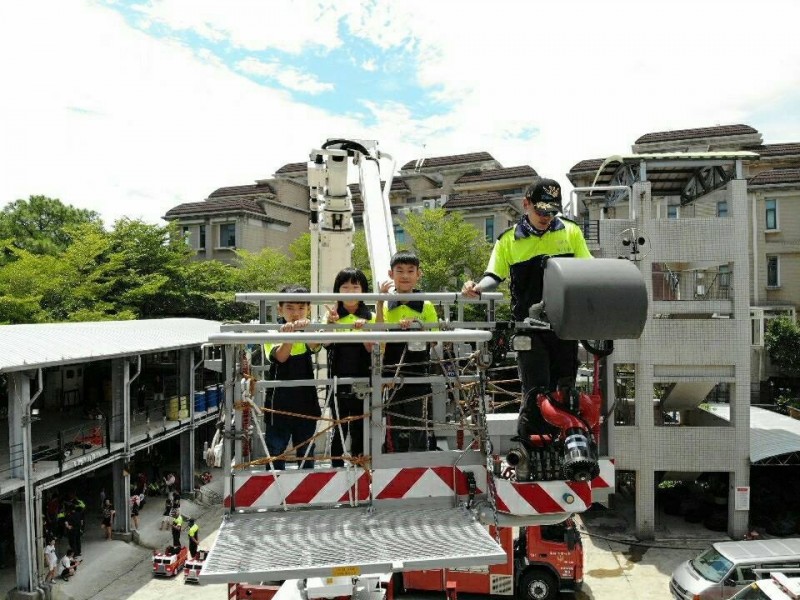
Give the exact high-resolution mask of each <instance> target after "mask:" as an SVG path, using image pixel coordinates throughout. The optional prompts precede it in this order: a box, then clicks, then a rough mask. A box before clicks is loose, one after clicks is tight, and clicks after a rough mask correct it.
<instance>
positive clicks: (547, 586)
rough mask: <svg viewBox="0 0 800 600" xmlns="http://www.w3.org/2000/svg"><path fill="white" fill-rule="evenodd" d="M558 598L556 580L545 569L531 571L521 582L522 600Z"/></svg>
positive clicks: (520, 592)
mask: <svg viewBox="0 0 800 600" xmlns="http://www.w3.org/2000/svg"><path fill="white" fill-rule="evenodd" d="M557 596H558V588H557V587H556V578H555V577H553V576H552V575H551V574H550V573H548V572H547V571H545V570H543V569H531V570H529V571H528V572H526V573H525V574H524V575H523V576H522V578H521V579H520V581H519V597H520V598H521V599H522V600H550V599H552V598H556V597H557Z"/></svg>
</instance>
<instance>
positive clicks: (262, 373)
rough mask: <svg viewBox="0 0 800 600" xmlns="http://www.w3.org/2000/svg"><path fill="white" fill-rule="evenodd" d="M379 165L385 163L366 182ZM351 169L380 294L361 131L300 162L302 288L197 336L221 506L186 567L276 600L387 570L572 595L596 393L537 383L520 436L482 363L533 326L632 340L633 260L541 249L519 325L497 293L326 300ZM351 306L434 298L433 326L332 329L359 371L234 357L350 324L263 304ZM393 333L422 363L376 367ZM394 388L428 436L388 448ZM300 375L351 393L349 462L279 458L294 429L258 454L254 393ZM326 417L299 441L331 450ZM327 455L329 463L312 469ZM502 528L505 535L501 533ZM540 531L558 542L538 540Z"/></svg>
mask: <svg viewBox="0 0 800 600" xmlns="http://www.w3.org/2000/svg"><path fill="white" fill-rule="evenodd" d="M386 161H390V166H389V168H388V169H384V173H385V174H386V176H385V177H383V178H382V177H381V166H382V164H384V163H385V162H386ZM351 167H355V168H357V170H358V174H359V185H360V189H361V197H362V201H363V204H364V213H363V218H364V228H365V232H366V235H367V246H368V250H369V256H370V267H371V271H372V273H373V289H378V288H379V285H378V281H377V280H378V278H380V277H381V276H382V275H383V274H385V273H387V272H388V271H389V263H390V257H391V255H392V254H393V253H394V251H395V240H394V233H393V232H394V229H393V225H392V219H391V210H390V206H389V190H390V189H391V176H392V172H393V171H394V161H393V160H392V159H391V157H390V156H389V155H387V154H385V153H382V152H381V151H379V150H378V145H377V142H373V141H364V140H346V139H332V140H328V142H326V143H325V144H323V145H322V147H321V148H318V149H314V150H312V152H311V154H310V161H309V165H308V168H309V175H308V183H309V189H310V203H309V206H310V229H311V239H312V244H311V249H312V260H311V266H312V274H311V275H312V277H311V281H312V290H311V293H310V294H274V293H255V292H254V293H245V294H237V296H236V298H237V300H238V301H243V302H251V303H255V304H257V305H258V306H259V315H260V322H259V323H249V324H225V325H222V326H221V328H220V332H219V333H218V334H215V335H212V336H211V337H210V339H209V342H210V344H212V345H216V346H222V347H223V352H222V356H223V359H222V361H221V370H222V371H223V372H224V375H225V381H226V384H225V410H224V411H223V419H222V421H221V422H220V434H221V435H220V438H221V439H222V443H223V449H222V457H223V458H222V463H223V466H224V468H225V469H226V474H225V499H224V503H225V506H226V508H227V513H226V515H225V517H224V518H223V522H222V524H221V526H220V530H219V533H218V536H217V538H216V541H215V543H214V545H213V547H212V548H211V549H210V551H209V553H208V556H207V557H206V560H205V561H204V562H203V567H202V570H201V572H200V575H199V579H200V582H201V583H202V582H214V583H221V582H226V583H229V584H230V588H229V589H230V597H231V598H244V597H249V598H254V597H261V598H265V599H266V598H275V600H290V599H291V600H306V599H308V598H351V599H354V600H355V599H360V598H363V599H369V600H378V599H383V600H390V599H391V598H392V597H393V595H394V592H395V588H396V586H397V582H398V581H400V580H399V578H398V577H397V576H396V575H395V574H399V573H403V574H405V575H406V577H405V578H404V579H403V580H402V581H403V584H404V585H405V587H407V588H410V587H419V588H420V589H432V587H431V586H433V583H430V582H431V581H432V580H433V579H437V578H438V580H439V581H440V582H442V586H443V587H440V588H437V589H450V587H452V588H453V591H455V590H456V589H464V590H465V591H472V589H475V590H477V589H478V587H479V586H483V585H484V584H485V588H481V590H482V591H481V593H498V594H510V595H517V596H518V597H521V598H539V599H541V598H550V597H554V595H555V594H557V592H558V590H559V589H568V588H573V589H574V588H576V587H577V586H579V585H580V582H581V580H582V554H581V549H580V539H579V537H578V536H577V534H576V531H575V529H574V526H573V525H572V522H571V517H572V516H573V515H574V514H577V513H581V512H583V511H585V510H587V509H588V508H589V506H591V504H592V502H594V501H597V500H598V499H600V498H601V497H604V496H605V495H607V494H608V493H610V492H612V491H613V485H614V475H613V463H612V460H611V459H610V457H603V456H600V455H599V447H600V433H601V428H602V418H601V413H602V406H601V403H602V398H601V397H600V395H599V387H597V385H598V384H597V377H595V382H596V383H595V386H596V389H595V392H596V393H577V392H570V391H568V390H559V391H553V392H550V393H547V394H540V395H539V396H538V397H537V404H538V406H539V409H540V411H541V414H542V415H543V418H544V419H545V420H546V421H547V423H548V424H549V425H550V432H549V433H547V434H546V435H539V436H532V437H531V439H530V440H524V441H521V440H519V439H518V438H517V437H516V420H517V418H516V415H513V414H503V413H494V412H492V408H491V403H490V402H489V400H488V398H489V394H488V393H487V369H488V367H489V366H490V365H491V362H492V357H493V356H495V355H496V354H497V353H498V346H501V345H503V344H508V348H504V349H502V350H501V352H505V351H506V350H524V349H525V343H526V341H527V342H528V343H530V335H531V332H532V331H535V330H538V329H549V330H552V331H553V332H554V333H555V334H556V335H558V336H559V337H561V338H562V339H576V340H578V339H586V340H614V339H625V338H635V337H638V336H639V335H640V334H641V331H642V329H643V327H644V322H645V318H646V313H647V295H646V291H645V286H644V282H643V279H642V277H641V274H640V273H639V270H638V269H637V267H636V266H635V265H634V264H633V263H631V262H629V261H625V260H616V259H615V260H605V259H596V260H592V261H582V260H574V259H568V258H562V259H559V258H554V259H551V260H550V261H548V263H547V267H546V269H545V274H544V293H543V301H542V303H540V304H539V305H537V307H535V310H534V311H532V312H531V315H530V318H528V319H526V320H525V321H524V322H519V323H512V324H505V323H498V322H497V320H496V319H495V308H496V304H497V303H498V302H499V301H501V300H502V295H501V294H497V293H487V294H483V295H482V296H481V297H480V298H466V297H464V296H462V295H461V294H460V293H451V292H446V293H414V294H386V293H372V294H346V293H340V294H333V293H332V290H331V287H332V283H333V281H334V278H335V275H336V273H338V272H339V270H341V269H342V268H344V267H347V266H350V254H351V249H352V234H353V219H352V210H353V209H352V198H351V192H350V190H349V187H348V185H347V181H348V169H349V168H351ZM382 179H384V180H385V183H382ZM353 299H358V300H362V301H364V302H365V303H368V304H369V303H373V302H377V301H379V300H380V301H392V300H394V301H401V302H403V301H414V300H426V301H429V302H432V303H433V304H434V305H435V306H436V308H437V312H438V314H439V315H440V316H439V321H438V323H435V324H422V323H417V324H415V326H414V327H412V328H411V329H407V328H401V327H399V326H397V325H390V324H385V323H376V324H369V323H367V324H365V325H364V326H363V327H362V328H360V329H357V330H352V331H351V330H348V331H347V334H346V340H347V342H348V343H367V344H371V347H372V351H371V358H372V363H371V366H370V376H369V377H349V378H348V377H328V376H327V373H326V372H325V371H324V369H321V368H320V369H319V370H318V371H317V378H315V379H311V380H302V381H297V380H292V381H277V380H275V379H273V378H270V377H269V376H268V374H267V373H268V369H267V368H266V367H260V366H259V365H257V364H251V363H252V361H251V360H250V358H251V355H250V354H249V353H248V352H249V350H251V349H253V348H263V347H264V344H276V343H286V342H292V343H307V344H332V343H337V342H341V341H342V340H343V335H342V329H345V328H347V327H349V326H341V325H338V324H335V323H334V324H325V323H320V322H319V319H317V320H316V321H315V322H312V324H310V325H309V326H308V327H306V328H305V329H304V330H303V331H294V332H290V333H287V332H282V331H280V330H279V326H278V325H277V324H276V320H275V319H276V309H277V303H278V302H280V301H283V302H308V303H310V304H311V305H312V306H313V307H315V308H316V309H317V314H318V315H319V307H321V306H322V305H324V303H326V302H327V303H335V302H336V301H337V300H353ZM469 303H473V304H481V305H483V307H484V308H485V315H486V318H485V320H484V321H480V322H469V321H465V320H464V318H463V315H464V310H463V309H464V305H465V304H469ZM545 314H546V317H545V316H544V315H545ZM337 330H338V331H337ZM501 340H502V342H501ZM509 340H510V342H509ZM393 342H398V343H405V344H406V345H407V347H409V348H411V347H412V346H414V347H416V346H420V345H421V347H422V348H426V347H427V345H429V344H435V346H434V351H433V352H432V365H431V370H430V371H428V374H424V375H423V374H411V375H408V374H403V375H398V373H399V372H400V371H399V370H397V371H394V374H393V373H388V372H387V370H386V369H384V365H383V364H382V355H381V351H380V348H381V345H382V344H386V343H393ZM585 346H589V347H591V345H590V344H588V343H587V344H585ZM321 362H322V359H319V358H318V365H319V364H320V363H321ZM597 365H598V362H597V361H596V363H595V374H597V368H598V367H597ZM410 383H414V384H424V385H429V386H430V389H431V391H432V393H431V398H430V406H431V409H430V414H426V415H425V416H424V417H423V419H420V420H419V422H418V424H417V425H412V426H409V427H408V428H409V429H423V430H425V431H426V432H427V433H428V434H429V439H436V440H437V447H436V449H435V450H432V451H422V452H401V453H392V452H387V451H386V447H385V445H384V440H385V439H386V433H387V427H389V422H390V421H389V419H387V417H391V416H392V412H393V410H395V409H394V408H393V405H392V403H391V402H390V399H391V390H392V389H394V388H395V387H397V386H399V385H403V384H410ZM301 385H306V386H309V385H313V386H318V388H320V389H325V390H326V399H325V403H326V405H332V406H334V405H335V403H336V402H337V389H338V386H342V385H348V386H352V387H351V389H352V391H353V392H354V393H355V394H356V396H357V397H358V398H360V399H361V400H362V401H363V415H360V416H359V417H357V418H356V419H355V420H354V421H352V422H348V424H349V425H350V426H351V427H353V426H359V427H363V434H364V449H365V451H364V454H365V456H363V457H354V456H350V455H349V454H348V453H347V451H346V450H345V452H344V455H343V456H341V457H330V456H326V453H325V452H324V451H323V452H322V453H321V455H316V456H314V457H309V456H298V455H297V454H296V453H294V451H295V449H296V448H297V447H303V446H304V445H305V442H306V441H307V440H302V441H298V440H293V441H292V446H293V447H292V448H289V449H287V451H285V452H283V453H282V454H281V455H280V456H271V455H270V453H269V450H268V448H267V446H266V444H265V443H264V436H263V430H262V427H261V422H262V418H263V417H264V416H265V415H269V414H270V412H271V408H270V407H269V406H268V405H267V404H265V399H266V398H267V393H268V392H269V391H270V390H273V389H276V388H287V387H288V388H290V387H297V386H301ZM426 401H427V400H426ZM331 414H332V413H328V412H324V413H323V416H322V417H321V418H320V419H319V420H318V423H317V429H316V434H315V437H314V442H315V443H316V444H317V446H318V447H320V448H327V447H328V443H326V441H325V440H326V439H329V437H330V436H335V435H339V436H342V439H341V441H342V447H344V448H347V445H346V439H345V435H346V434H345V433H344V427H343V422H342V421H337V420H336V419H334V418H332V416H331ZM391 426H392V427H395V426H394V425H391ZM434 434H435V435H434ZM534 437H535V438H536V439H533V438H534ZM307 447H310V445H309V446H307ZM311 458H313V459H315V462H316V465H315V468H313V469H304V468H291V467H290V468H287V469H285V470H279V469H276V468H275V463H276V461H278V460H280V461H287V463H288V464H290V465H292V466H293V463H294V464H301V463H304V462H305V461H306V460H309V459H311ZM332 458H337V459H341V460H343V461H344V463H345V466H344V467H327V466H326V465H327V464H329V463H328V462H327V461H328V460H330V459H332ZM513 528H521V531H522V534H521V535H520V536H519V537H518V538H517V540H516V541H514V540H512V530H513ZM556 531H560V532H561V533H560V535H561V540H560V541H559V540H555V539H550V537H553V536H554V535H556V534H555V533H554V532H556ZM545 538H547V539H545ZM548 544H549V546H548ZM545 551H547V552H548V553H551V554H550V557H549V558H548V559H547V560H544V561H542V560H540V559H541V557H540V556H539V555H541V554H543V553H545ZM482 574H483V575H484V576H483V577H481V575H482ZM470 575H477V577H472V579H470V577H469V576H470ZM426 581H427V582H428V583H426ZM470 581H472V582H473V583H470ZM476 581H480V584H478V583H474V582H476ZM272 582H283V583H281V584H279V585H274V584H273V583H272ZM448 582H449V583H450V584H451V586H448ZM459 586H460V587H459ZM248 594H249V595H248Z"/></svg>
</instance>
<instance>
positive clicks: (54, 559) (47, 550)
mask: <svg viewBox="0 0 800 600" xmlns="http://www.w3.org/2000/svg"><path fill="white" fill-rule="evenodd" d="M44 558H45V562H46V563H47V576H46V577H45V578H44V581H45V583H47V582H50V581H53V580H54V579H55V578H56V567H57V566H58V555H56V541H55V539H53V538H50V539H48V540H47V545H46V546H45V547H44Z"/></svg>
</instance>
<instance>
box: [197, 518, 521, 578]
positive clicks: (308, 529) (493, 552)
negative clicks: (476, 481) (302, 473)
mask: <svg viewBox="0 0 800 600" xmlns="http://www.w3.org/2000/svg"><path fill="white" fill-rule="evenodd" d="M505 560H506V555H505V553H504V552H503V549H502V548H501V547H500V546H499V545H497V543H496V542H495V541H494V540H493V539H492V538H491V536H490V535H489V532H488V531H487V530H486V527H484V526H483V525H481V524H480V523H479V522H478V521H476V520H475V519H474V517H473V515H472V513H470V512H468V511H467V510H465V509H462V508H402V509H400V508H383V507H381V508H379V509H376V510H375V511H374V512H373V513H372V514H370V513H369V509H367V508H336V509H328V510H306V511H292V512H270V513H251V514H232V515H229V516H228V517H227V518H226V519H225V520H224V521H223V522H222V525H221V526H220V530H219V534H218V536H217V539H216V542H215V543H214V546H213V548H212V549H211V551H210V552H209V555H208V557H207V558H206V560H205V563H204V564H203V570H202V572H201V573H200V581H201V582H208V583H226V582H258V581H273V580H278V579H294V578H298V579H303V578H307V577H330V576H339V575H359V574H361V573H385V572H390V571H405V570H418V569H435V568H440V567H451V568H455V567H472V566H480V565H489V564H499V563H503V562H505Z"/></svg>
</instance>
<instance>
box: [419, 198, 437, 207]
mask: <svg viewBox="0 0 800 600" xmlns="http://www.w3.org/2000/svg"><path fill="white" fill-rule="evenodd" d="M422 206H424V207H425V208H433V207H434V206H435V204H434V202H433V200H425V202H423V203H422Z"/></svg>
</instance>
